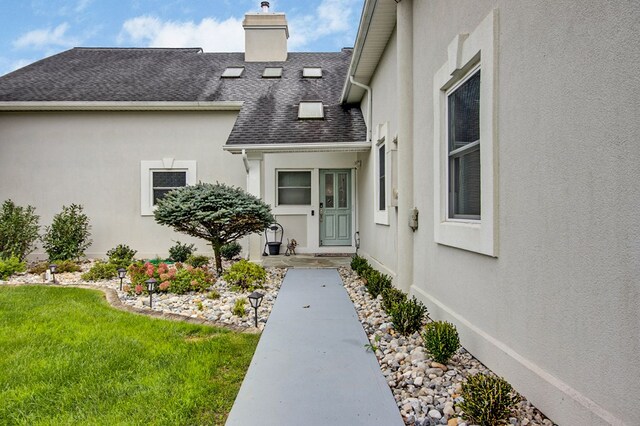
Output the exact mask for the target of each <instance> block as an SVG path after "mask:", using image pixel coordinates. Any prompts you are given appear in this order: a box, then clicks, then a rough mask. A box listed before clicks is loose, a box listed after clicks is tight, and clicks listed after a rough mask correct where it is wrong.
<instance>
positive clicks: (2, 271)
mask: <svg viewBox="0 0 640 426" xmlns="http://www.w3.org/2000/svg"><path fill="white" fill-rule="evenodd" d="M26 269H27V265H26V263H25V262H24V261H21V260H20V259H19V258H18V256H15V255H14V256H11V257H9V258H8V259H0V280H4V279H7V278H9V277H10V276H11V275H13V274H15V273H16V272H24V271H25V270H26Z"/></svg>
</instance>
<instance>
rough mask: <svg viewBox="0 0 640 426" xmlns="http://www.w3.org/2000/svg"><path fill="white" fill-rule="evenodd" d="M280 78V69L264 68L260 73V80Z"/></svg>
mask: <svg viewBox="0 0 640 426" xmlns="http://www.w3.org/2000/svg"><path fill="white" fill-rule="evenodd" d="M280 77H282V67H266V68H265V69H264V71H263V72H262V78H280Z"/></svg>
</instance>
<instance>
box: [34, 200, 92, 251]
mask: <svg viewBox="0 0 640 426" xmlns="http://www.w3.org/2000/svg"><path fill="white" fill-rule="evenodd" d="M82 211H83V207H82V206H81V205H79V204H71V205H69V206H62V211H61V212H60V213H58V214H56V215H55V216H54V217H53V222H52V223H51V226H47V227H46V228H45V234H44V236H43V237H42V242H43V245H44V249H45V251H46V252H47V254H48V255H49V261H50V262H54V261H60V260H77V259H80V258H81V257H82V256H84V251H85V250H86V249H87V248H88V247H89V246H90V245H91V240H90V239H89V237H90V236H91V232H90V231H89V230H90V229H91V226H90V225H89V218H88V217H87V215H86V214H84V213H83V212H82Z"/></svg>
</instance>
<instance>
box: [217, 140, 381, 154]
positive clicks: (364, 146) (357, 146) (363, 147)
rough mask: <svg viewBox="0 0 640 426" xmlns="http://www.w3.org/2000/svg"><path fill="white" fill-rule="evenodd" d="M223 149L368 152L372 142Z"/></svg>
mask: <svg viewBox="0 0 640 426" xmlns="http://www.w3.org/2000/svg"><path fill="white" fill-rule="evenodd" d="M222 149H223V150H224V151H227V152H230V153H232V154H243V153H244V154H246V153H247V152H262V153H265V154H272V153H278V152H281V153H285V152H367V151H369V150H370V149H371V142H369V141H364V142H330V143H327V142H321V143H279V144H275V143H273V144H245V145H240V144H238V145H224V146H223V147H222ZM244 154H243V155H244Z"/></svg>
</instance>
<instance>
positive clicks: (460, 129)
mask: <svg viewBox="0 0 640 426" xmlns="http://www.w3.org/2000/svg"><path fill="white" fill-rule="evenodd" d="M447 98H448V99H447V121H448V129H447V130H448V145H449V217H450V218H454V219H480V70H478V71H477V72H476V73H474V74H472V75H471V76H470V77H469V78H467V79H466V80H465V81H463V82H462V83H461V84H460V85H458V86H457V87H455V88H454V89H453V90H452V91H450V92H449V93H448V95H447Z"/></svg>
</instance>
